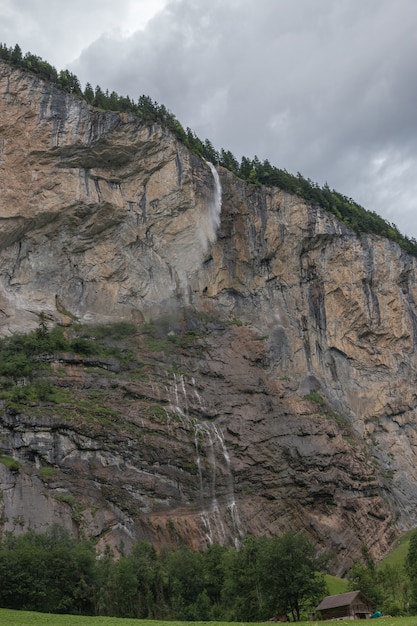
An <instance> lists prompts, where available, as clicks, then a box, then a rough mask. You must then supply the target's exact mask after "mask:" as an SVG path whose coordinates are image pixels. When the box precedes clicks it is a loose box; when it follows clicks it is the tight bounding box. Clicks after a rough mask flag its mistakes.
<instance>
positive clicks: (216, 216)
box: [206, 161, 222, 243]
mask: <svg viewBox="0 0 417 626" xmlns="http://www.w3.org/2000/svg"><path fill="white" fill-rule="evenodd" d="M206 163H207V165H208V166H209V168H210V170H211V173H212V175H213V180H214V190H213V196H212V199H211V201H210V204H209V216H210V222H211V227H212V233H210V236H209V240H210V243H214V242H215V241H216V237H217V231H218V229H219V226H220V213H221V210H222V186H221V183H220V178H219V174H218V171H217V170H216V168H215V167H214V165H213V163H210V161H206Z"/></svg>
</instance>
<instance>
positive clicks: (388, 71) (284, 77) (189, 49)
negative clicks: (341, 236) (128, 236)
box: [0, 0, 417, 238]
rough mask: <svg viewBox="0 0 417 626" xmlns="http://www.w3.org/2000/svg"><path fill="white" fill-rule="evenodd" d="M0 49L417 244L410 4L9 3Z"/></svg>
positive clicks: (415, 47)
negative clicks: (286, 178)
mask: <svg viewBox="0 0 417 626" xmlns="http://www.w3.org/2000/svg"><path fill="white" fill-rule="evenodd" d="M0 41H2V42H4V43H6V44H7V45H9V46H10V45H11V46H13V45H14V44H15V43H19V45H20V46H21V48H22V50H23V52H27V51H30V52H32V53H34V54H38V55H39V56H41V57H42V58H44V59H45V60H47V61H49V62H50V63H51V64H52V65H54V66H55V67H56V68H57V69H58V70H60V69H64V68H68V69H70V70H71V71H73V72H74V73H75V74H76V75H77V76H78V77H79V79H80V80H81V83H82V85H83V86H85V83H86V82H87V81H88V82H90V83H91V84H92V85H93V87H95V86H96V85H97V84H99V85H100V86H101V87H102V88H103V89H106V88H108V89H109V90H110V91H112V90H115V91H116V92H117V93H119V94H121V95H129V96H130V97H131V98H133V99H134V100H136V99H137V98H138V97H139V96H140V95H141V94H146V95H149V96H151V97H152V98H153V99H154V100H156V101H157V102H159V103H160V104H165V106H166V107H167V108H168V109H170V110H171V111H172V112H173V113H174V114H175V115H176V117H177V118H178V119H179V121H180V122H181V123H182V124H183V126H184V127H187V126H189V127H190V128H192V129H193V130H194V131H195V132H196V134H197V135H198V136H199V137H200V138H201V139H205V138H206V137H207V138H209V139H210V140H211V141H212V143H213V145H214V146H215V147H216V148H217V149H220V148H225V149H228V150H231V151H232V152H233V154H234V155H235V156H236V157H237V158H238V159H239V160H240V158H241V157H242V155H244V156H248V157H253V156H254V155H257V156H258V157H259V158H260V160H264V159H266V158H267V159H269V161H270V162H271V163H273V164H274V165H276V166H277V167H281V168H285V169H287V170H288V171H290V172H292V173H294V174H296V173H297V172H298V171H299V172H301V173H302V174H303V175H304V176H305V177H306V178H310V179H312V180H313V181H315V182H318V183H319V184H320V185H322V184H324V183H325V182H326V181H327V182H328V184H329V185H330V187H331V188H335V189H337V190H338V191H340V192H341V193H344V194H345V195H346V196H349V197H352V198H353V199H354V200H356V201H357V202H359V203H360V204H362V205H363V206H364V207H366V208H368V209H371V210H373V211H376V212H377V213H379V214H380V215H382V216H383V217H385V218H386V219H387V220H388V221H390V222H394V223H395V224H397V226H398V227H399V228H400V230H401V231H402V232H404V233H405V234H407V235H408V236H410V237H416V238H417V72H416V65H417V2H416V0H210V1H207V0H117V1H116V0H100V1H98V0H88V2H86V0H71V1H70V2H69V1H68V0H1V3H0Z"/></svg>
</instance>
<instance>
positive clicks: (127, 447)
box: [0, 63, 417, 572]
mask: <svg viewBox="0 0 417 626" xmlns="http://www.w3.org/2000/svg"><path fill="white" fill-rule="evenodd" d="M0 96H1V99H0V103H1V104H0V112H1V116H0V174H1V177H0V180H1V181H2V186H1V190H0V220H1V222H0V245H1V256H0V273H1V282H0V310H1V316H2V317H1V319H0V329H1V333H2V335H3V336H7V335H8V334H10V333H13V332H15V331H28V330H31V329H34V328H37V327H38V326H39V322H40V320H44V319H46V320H47V322H48V325H49V326H50V327H52V326H53V325H54V324H60V325H63V326H65V327H66V328H67V333H68V335H71V334H74V333H75V332H78V331H76V328H75V321H80V322H82V323H84V324H90V325H94V324H102V323H114V322H116V321H120V320H125V321H129V322H133V323H134V324H135V325H136V327H135V331H134V332H132V334H131V335H130V336H129V338H128V340H127V339H126V338H125V339H123V341H124V342H125V343H126V346H129V348H130V349H131V350H132V351H133V353H134V354H135V355H136V356H135V359H136V361H137V360H140V361H141V366H140V367H138V366H135V367H134V368H132V367H128V366H126V364H123V362H121V361H120V359H119V360H118V359H115V360H114V361H112V360H110V361H106V360H105V359H104V360H103V359H101V360H100V358H98V357H97V358H93V357H90V358H89V359H90V360H89V359H85V358H84V359H83V358H82V357H81V356H77V355H74V354H55V355H49V356H47V357H46V356H45V355H44V356H43V357H42V359H43V361H45V359H46V360H47V361H48V362H49V363H50V365H51V367H52V368H53V370H52V372H55V373H51V372H49V373H48V376H49V378H50V381H51V382H52V383H53V384H54V385H55V386H56V387H59V386H61V387H65V388H66V390H67V391H66V393H67V394H68V395H67V397H66V399H65V401H61V402H60V403H58V404H57V403H51V402H49V403H48V402H26V403H24V402H23V403H22V402H19V403H18V404H16V403H10V402H9V401H8V400H7V399H5V400H3V408H2V413H1V417H0V419H1V433H0V436H1V450H2V453H3V454H5V455H7V456H10V457H13V458H15V459H16V460H18V461H19V462H21V463H22V465H21V467H20V469H19V471H16V468H14V469H13V468H12V469H10V467H7V464H3V465H1V464H0V478H1V485H2V490H3V498H2V502H1V504H0V506H1V507H2V521H3V528H4V529H14V530H15V531H16V532H17V531H19V530H21V529H22V528H23V529H24V528H26V527H27V526H28V524H31V525H32V526H35V527H38V528H40V527H42V526H43V525H45V524H48V523H51V522H52V521H60V522H61V523H63V524H65V525H66V526H68V527H70V528H72V529H73V530H74V532H85V533H87V534H90V535H94V536H97V537H98V538H100V541H101V542H102V543H105V542H107V543H110V544H111V545H112V546H117V545H119V544H120V542H123V543H124V545H126V544H130V543H131V542H132V541H134V540H135V539H137V538H144V539H148V540H151V541H153V542H155V543H157V544H163V543H167V542H175V541H181V540H186V541H188V542H189V543H190V544H192V545H193V546H195V547H203V546H204V545H207V543H209V542H212V541H219V542H222V543H225V542H227V543H231V542H237V541H239V538H240V537H241V536H243V535H244V534H246V533H255V534H262V533H274V532H280V531H282V530H284V529H286V528H289V527H291V528H297V529H305V530H306V531H307V532H308V533H310V535H311V536H312V537H313V538H314V539H315V541H317V543H318V545H320V546H321V547H322V548H323V549H328V550H334V551H335V552H336V553H337V554H338V557H337V559H335V561H334V570H335V571H338V572H343V571H345V570H346V568H347V567H348V566H349V563H350V562H351V560H352V558H354V557H355V555H356V554H357V553H358V551H359V550H360V547H361V545H362V544H364V543H365V544H366V545H367V546H368V547H370V549H371V551H372V553H373V555H374V556H375V557H376V558H378V557H379V556H381V555H382V554H383V553H384V552H385V551H386V550H387V548H388V546H389V544H390V542H391V540H392V538H393V536H394V534H395V530H396V529H400V528H408V527H411V526H412V525H414V524H415V523H416V513H415V511H416V501H417V480H416V479H417V476H416V469H415V467H416V458H415V445H414V442H415V438H416V393H415V379H416V356H415V342H416V281H415V276H416V272H415V270H416V260H415V258H414V257H411V256H408V255H407V254H406V253H405V252H404V251H402V250H401V249H400V248H399V247H398V246H397V245H396V244H395V243H393V242H390V241H387V240H385V239H381V238H376V237H374V236H369V235H363V236H360V237H359V236H358V235H356V234H355V233H354V232H353V231H351V230H349V228H348V227H347V226H345V225H342V224H341V223H339V222H338V221H337V220H336V219H335V218H334V217H333V216H331V215H329V214H327V213H325V212H324V211H322V210H321V209H319V208H317V207H312V206H307V205H306V204H305V203H303V202H302V201H301V200H300V199H299V198H298V197H296V196H291V195H288V194H286V193H284V192H282V191H280V190H279V189H269V188H264V187H257V186H252V185H249V184H247V183H244V182H243V181H240V180H238V179H236V177H234V176H233V175H232V174H231V173H230V172H228V171H226V170H222V169H221V168H219V171H218V173H217V172H216V170H214V168H212V167H211V166H210V165H209V164H207V163H206V162H204V161H202V160H201V159H199V158H198V157H197V156H195V155H194V154H192V153H190V152H189V151H188V150H187V149H186V148H185V147H184V146H183V145H182V144H181V143H179V142H178V141H177V140H176V139H175V138H173V137H172V135H171V134H170V133H169V132H168V131H167V130H165V129H163V128H161V127H159V126H157V125H154V124H151V123H149V122H146V121H143V120H141V119H138V118H135V117H133V116H131V115H128V114H113V113H101V112H99V111H96V110H93V109H91V108H90V107H89V106H88V105H87V104H86V103H85V102H83V101H81V100H78V99H77V98H74V97H72V96H70V95H69V94H66V93H64V92H61V91H59V90H57V89H56V88H55V87H54V86H52V85H50V84H47V83H44V82H43V81H41V80H39V79H38V78H36V77H35V76H33V75H31V74H28V73H23V72H19V71H18V70H16V69H12V68H11V67H10V66H8V65H6V64H2V63H0ZM218 176H219V177H220V178H218ZM149 323H151V325H149ZM151 340H152V341H151ZM123 341H122V344H123ZM42 359H41V361H42ZM44 375H45V374H43V376H44ZM18 382H21V383H23V382H25V381H18ZM94 407H95V408H94Z"/></svg>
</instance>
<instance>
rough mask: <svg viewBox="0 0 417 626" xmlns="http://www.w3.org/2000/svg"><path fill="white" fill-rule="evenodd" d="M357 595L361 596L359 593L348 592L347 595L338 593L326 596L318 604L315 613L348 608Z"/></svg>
mask: <svg viewBox="0 0 417 626" xmlns="http://www.w3.org/2000/svg"><path fill="white" fill-rule="evenodd" d="M359 594H361V595H363V594H362V593H361V592H360V591H348V592H347V593H339V594H337V595H336V596H327V597H326V598H324V600H322V601H321V602H320V604H319V605H318V607H317V608H316V611H322V610H323V609H335V608H336V607H339V606H348V605H349V604H351V603H352V602H353V600H354V599H355V598H356V597H357V596H358V595H359Z"/></svg>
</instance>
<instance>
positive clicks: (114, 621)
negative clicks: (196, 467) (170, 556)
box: [0, 609, 417, 626]
mask: <svg viewBox="0 0 417 626" xmlns="http://www.w3.org/2000/svg"><path fill="white" fill-rule="evenodd" d="M376 622H377V623H376V624H375V626H417V616H414V617H381V618H379V619H378V620H377V621H376ZM266 623H268V622H266ZM321 623H322V622H317V621H311V622H297V624H298V626H319V625H320V624H321ZM237 624H238V626H261V625H260V624H255V623H254V622H250V623H249V622H238V623H237ZM325 624H326V626H355V625H359V624H363V620H335V621H331V620H329V621H326V622H325ZM0 625H1V626H231V622H179V621H172V622H162V621H159V620H139V619H125V618H117V617H83V616H80V615H54V614H52V613H32V612H30V611H11V610H9V609H0ZM263 626H265V622H263Z"/></svg>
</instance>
